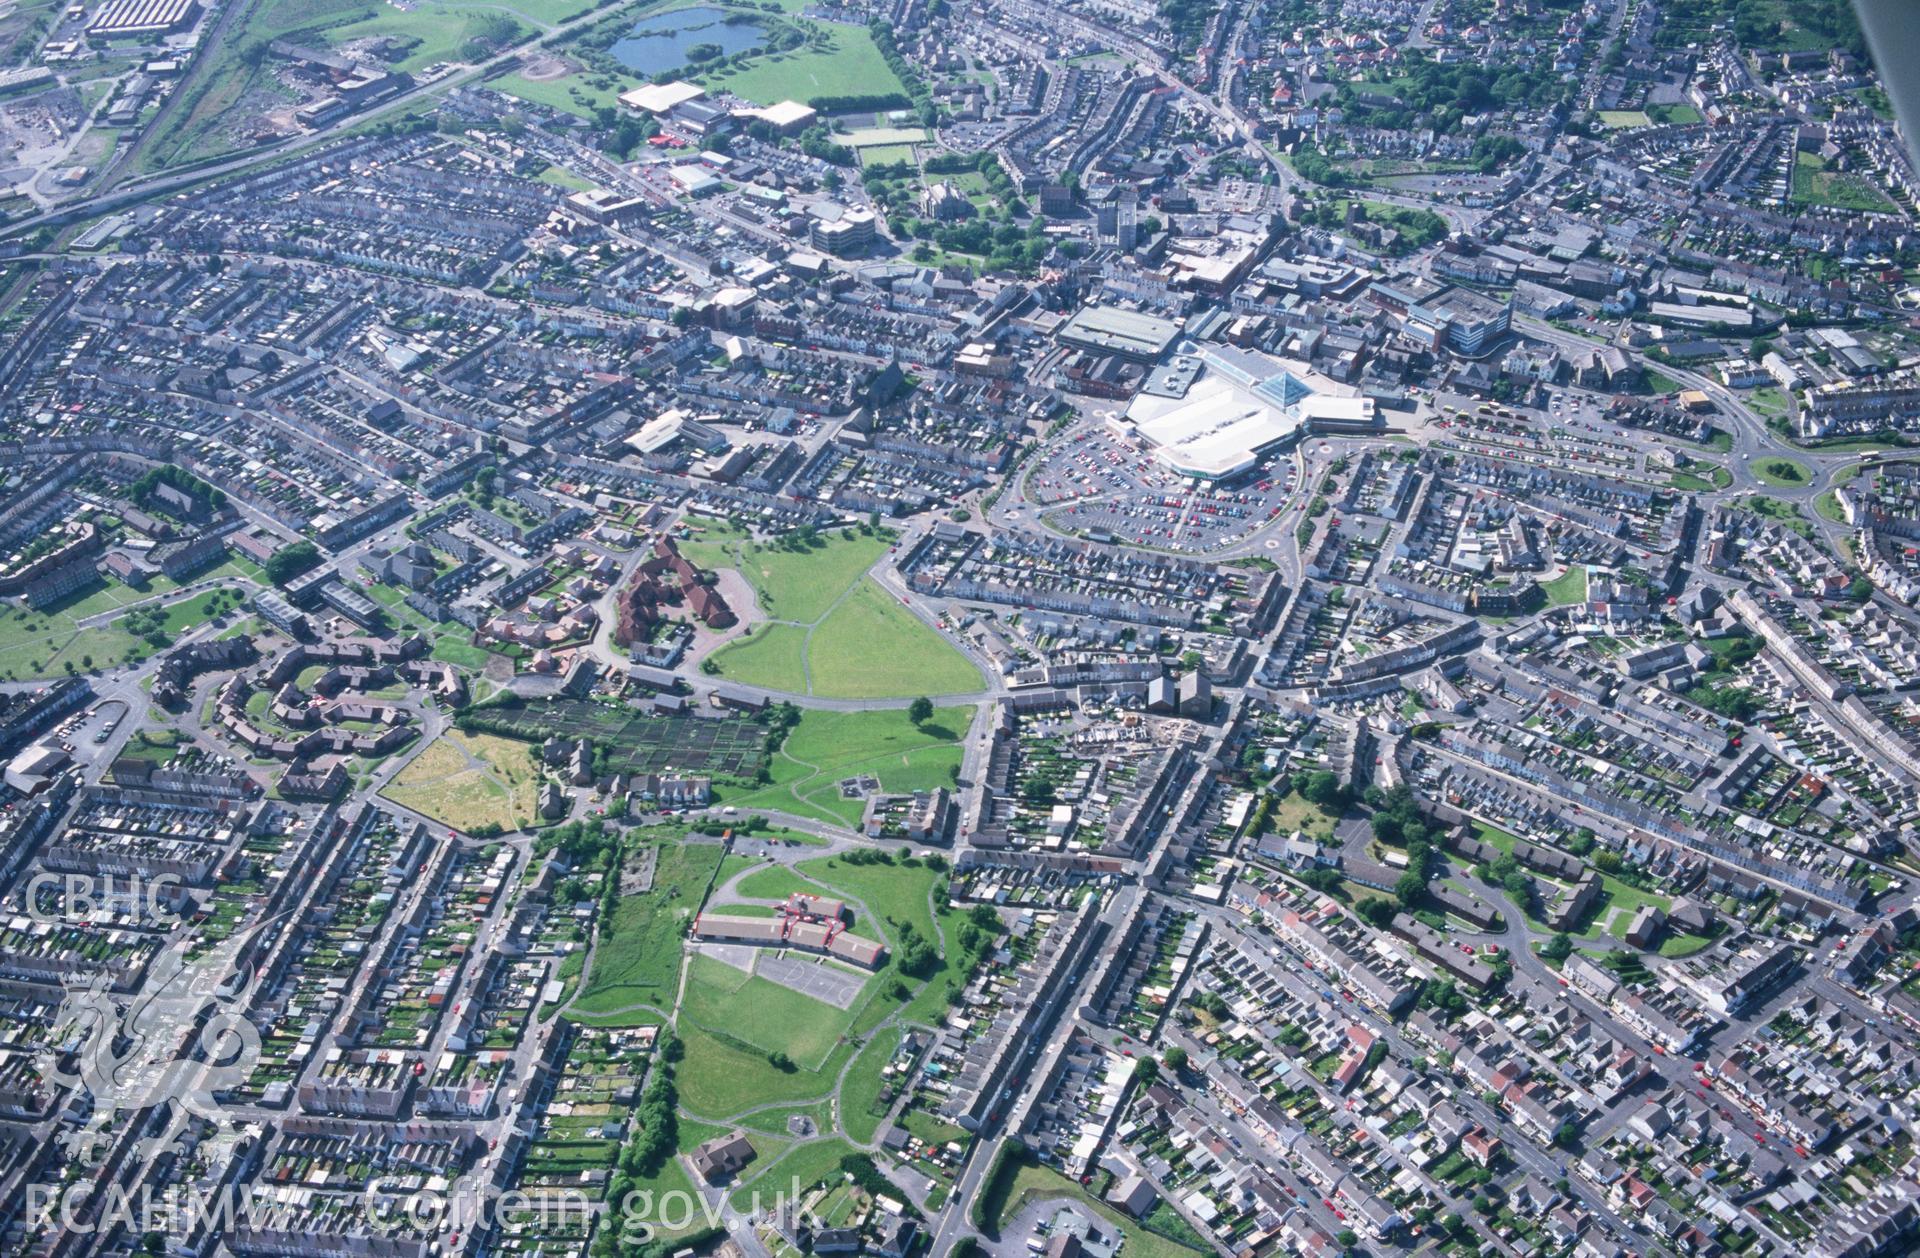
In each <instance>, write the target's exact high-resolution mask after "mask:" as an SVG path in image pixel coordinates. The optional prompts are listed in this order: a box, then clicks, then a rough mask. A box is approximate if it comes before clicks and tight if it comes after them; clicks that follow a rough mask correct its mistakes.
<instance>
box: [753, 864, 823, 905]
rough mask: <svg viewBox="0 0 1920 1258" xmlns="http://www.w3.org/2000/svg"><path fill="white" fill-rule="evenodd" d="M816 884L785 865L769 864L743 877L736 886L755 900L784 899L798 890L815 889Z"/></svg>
mask: <svg viewBox="0 0 1920 1258" xmlns="http://www.w3.org/2000/svg"><path fill="white" fill-rule="evenodd" d="M815 889H816V888H815V885H814V884H813V883H811V882H808V881H807V880H806V879H805V878H802V877H801V876H800V875H798V874H796V873H794V872H793V871H792V870H791V869H789V868H787V867H786V866H785V865H769V866H767V867H766V868H765V869H760V870H756V871H754V872H753V873H750V874H748V875H747V876H746V877H745V878H742V879H741V880H740V881H739V883H737V884H736V885H735V887H734V890H735V891H736V892H738V893H739V894H741V895H744V896H746V897H748V898H749V899H754V900H784V899H786V898H787V897H788V896H790V895H792V894H793V893H794V892H796V891H813V890H815Z"/></svg>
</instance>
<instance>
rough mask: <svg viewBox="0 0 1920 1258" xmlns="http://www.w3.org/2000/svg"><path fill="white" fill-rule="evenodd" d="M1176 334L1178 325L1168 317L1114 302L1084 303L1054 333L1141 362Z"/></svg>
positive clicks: (1163, 348)
mask: <svg viewBox="0 0 1920 1258" xmlns="http://www.w3.org/2000/svg"><path fill="white" fill-rule="evenodd" d="M1179 335H1180V325H1179V324H1177V323H1175V322H1174V321H1173V320H1171V319H1162V318H1160V317H1158V316H1157V315H1150V314H1142V313H1140V312H1139V311H1137V310H1123V309H1121V308H1120V307H1118V306H1084V307H1082V308H1081V309H1080V310H1079V311H1078V312H1077V313H1076V314H1075V315H1074V316H1073V318H1071V319H1069V320H1067V321H1066V323H1064V324H1062V325H1061V327H1060V331H1059V334H1058V336H1059V340H1060V342H1061V343H1062V344H1063V345H1071V346H1073V347H1074V348H1075V349H1084V350H1087V351H1088V352H1090V353H1094V354H1112V355H1114V356H1115V357H1118V358H1126V359H1130V360H1132V361H1134V362H1142V363H1145V362H1152V361H1154V360H1155V359H1157V358H1159V357H1160V356H1161V355H1162V354H1164V353H1166V352H1167V350H1168V349H1169V348H1171V347H1172V345H1173V342H1174V339H1175V338H1176V337H1178V336H1179Z"/></svg>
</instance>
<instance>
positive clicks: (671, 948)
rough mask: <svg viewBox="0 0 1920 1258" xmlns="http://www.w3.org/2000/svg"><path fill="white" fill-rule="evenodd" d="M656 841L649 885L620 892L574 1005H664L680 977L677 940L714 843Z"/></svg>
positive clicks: (715, 858)
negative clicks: (655, 860) (639, 890)
mask: <svg viewBox="0 0 1920 1258" xmlns="http://www.w3.org/2000/svg"><path fill="white" fill-rule="evenodd" d="M679 837H680V836H673V837H670V838H666V839H663V840H662V841H661V842H660V856H659V864H658V865H656V866H655V868H654V875H653V889H652V890H651V891H648V892H646V893H645V894H643V895H630V896H622V897H621V898H620V900H619V901H618V903H616V904H615V905H614V909H613V915H612V918H611V920H609V921H608V922H606V923H605V924H604V925H603V926H602V927H601V931H600V937H599V939H598V940H597V941H596V942H595V944H594V951H593V961H592V964H591V965H590V966H589V967H588V970H587V982H586V985H585V987H584V988H583V989H582V991H581V993H580V997H579V999H577V1000H576V1001H575V1002H574V1009H576V1010H578V1011H580V1012H582V1013H587V1014H612V1013H615V1012H616V1011H619V1010H622V1009H625V1008H628V1007H630V1006H633V1005H638V1004H650V1005H655V1006H658V1007H660V1008H670V1007H671V1006H672V1004H673V992H674V985H675V983H676V982H677V981H678V979H679V977H680V941H681V939H682V937H683V936H684V934H685V927H686V923H687V919H688V918H689V917H691V916H692V915H693V913H694V911H695V910H697V909H698V908H699V907H700V901H701V899H702V898H703V897H704V896H705V895H706V892H707V885H708V883H710V882H711V881H712V880H713V875H714V872H715V871H716V870H717V869H718V868H719V867H720V856H721V849H720V846H719V844H717V843H686V842H681V841H678V839H679Z"/></svg>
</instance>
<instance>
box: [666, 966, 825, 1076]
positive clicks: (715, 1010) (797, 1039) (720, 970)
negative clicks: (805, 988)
mask: <svg viewBox="0 0 1920 1258" xmlns="http://www.w3.org/2000/svg"><path fill="white" fill-rule="evenodd" d="M680 1017H681V1018H682V1019H683V1020H684V1019H689V1018H690V1019H692V1020H693V1021H694V1022H696V1023H698V1024H699V1025H701V1026H702V1027H705V1028H708V1029H709V1030H715V1031H722V1032H724V1033H726V1034H727V1035H730V1036H732V1037H733V1038H734V1039H737V1040H744V1041H746V1042H747V1043H749V1044H752V1045H754V1046H755V1047H757V1048H761V1049H765V1050H766V1051H767V1052H770V1053H771V1052H782V1053H785V1054H786V1055H787V1056H788V1057H790V1058H792V1059H793V1062H794V1064H795V1065H797V1066H799V1067H800V1068H801V1069H803V1070H818V1069H819V1068H820V1067H821V1065H822V1064H824V1063H825V1062H826V1060H827V1055H828V1054H829V1053H831V1052H832V1051H833V1049H834V1046H835V1045H836V1044H837V1043H838V1042H839V1040H840V1037H841V1036H843V1035H845V1034H846V1031H847V1027H848V1025H849V1024H850V1023H851V1022H852V1021H853V1015H852V1014H851V1013H850V1012H849V1011H847V1010H844V1009H836V1008H835V1007H834V1006H832V1005H830V1004H827V1003H826V1002H825V1001H821V1000H815V999H814V998H813V997H811V996H805V995H802V994H801V993H799V992H796V991H794V990H793V989H791V988H788V987H782V986H781V985H780V984H778V983H773V982H769V981H768V980H766V979H764V978H760V977H759V976H758V975H749V974H748V973H746V971H744V970H738V969H735V968H734V967H733V966H731V965H728V964H726V963H725V962H723V961H716V960H714V959H713V958H712V957H704V956H695V957H693V958H692V959H691V960H690V961H689V962H688V966H687V981H686V988H685V991H684V993H683V995H682V999H681V1005H680Z"/></svg>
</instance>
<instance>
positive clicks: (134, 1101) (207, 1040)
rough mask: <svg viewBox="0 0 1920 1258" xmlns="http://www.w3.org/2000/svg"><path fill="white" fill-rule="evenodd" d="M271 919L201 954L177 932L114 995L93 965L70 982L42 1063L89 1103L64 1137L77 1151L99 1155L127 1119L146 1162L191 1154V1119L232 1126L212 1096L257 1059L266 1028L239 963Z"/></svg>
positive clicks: (88, 1157)
mask: <svg viewBox="0 0 1920 1258" xmlns="http://www.w3.org/2000/svg"><path fill="white" fill-rule="evenodd" d="M268 924H269V923H268V922H261V923H259V924H258V925H256V926H254V927H252V928H251V929H249V930H246V931H241V932H236V933H235V934H234V935H232V936H230V937H228V938H227V939H226V940H224V941H222V942H221V943H219V944H217V945H215V946H214V947H213V948H212V949H210V950H208V951H207V952H205V953H202V954H200V955H199V956H194V955H192V943H193V940H192V938H191V936H190V934H189V933H188V932H185V931H180V932H176V938H175V939H174V940H173V941H172V942H171V943H170V944H168V945H167V947H165V948H164V949H163V950H162V951H161V952H160V953H159V954H158V955H157V956H155V957H154V959H153V961H152V963H151V964H150V965H149V966H148V967H147V970H146V973H145V975H144V977H143V979H142V981H141V984H140V986H139V987H138V988H137V989H136V990H135V991H133V992H131V993H115V992H114V991H113V990H112V982H111V979H110V978H109V976H107V975H106V974H104V973H100V972H97V971H96V972H95V973H94V975H92V976H91V977H90V978H89V979H88V980H87V981H85V982H81V983H77V984H69V985H68V987H67V990H66V996H65V998H64V999H63V1000H62V1001H61V1004H60V1012H59V1016H58V1017H57V1018H56V1019H55V1022H54V1025H55V1027H56V1028H57V1035H56V1037H55V1041H54V1047H50V1048H48V1049H44V1050H42V1052H41V1054H40V1056H39V1059H38V1061H37V1065H38V1067H39V1070H40V1073H41V1077H42V1078H44V1079H45V1080H47V1081H48V1082H49V1083H51V1084H53V1085H54V1086H57V1087H60V1088H63V1089H68V1090H70V1091H73V1092H74V1093H75V1094H76V1095H77V1094H78V1093H79V1092H84V1093H86V1095H87V1098H88V1100H89V1101H90V1102H91V1105H92V1110H91V1113H90V1114H89V1115H88V1118H87V1121H86V1123H85V1124H84V1125H80V1126H76V1127H70V1128H69V1129H68V1130H67V1131H65V1132H64V1133H63V1134H62V1135H61V1136H60V1140H61V1141H62V1143H63V1144H64V1145H65V1146H66V1148H67V1151H68V1152H69V1153H70V1154H71V1155H72V1156H74V1157H75V1158H76V1159H78V1160H80V1161H81V1162H83V1163H92V1162H96V1161H98V1160H99V1159H100V1158H101V1156H102V1155H103V1154H104V1152H105V1151H106V1149H107V1147H108V1146H109V1145H110V1144H111V1143H112V1133H113V1132H114V1130H115V1129H116V1125H117V1121H118V1120H120V1119H122V1118H123V1117H124V1118H125V1119H126V1120H128V1121H131V1122H134V1123H136V1124H138V1125H139V1126H140V1128H141V1130H142V1131H143V1133H144V1134H143V1135H142V1136H141V1137H140V1138H139V1140H138V1142H137V1143H136V1144H135V1145H134V1147H133V1149H132V1153H133V1156H135V1157H136V1158H139V1159H142V1160H146V1159H152V1158H155V1157H158V1156H160V1155H161V1154H163V1153H169V1152H172V1153H185V1152H187V1151H188V1150H189V1148H190V1147H191V1144H192V1139H191V1136H192V1127H191V1124H192V1122H193V1120H194V1119H201V1120H205V1121H206V1122H208V1123H211V1124H213V1125H215V1126H218V1127H225V1126H226V1125H227V1124H226V1122H225V1117H226V1115H225V1114H224V1112H223V1110H222V1108H221V1105H220V1103H219V1102H218V1101H217V1100H216V1099H215V1097H216V1096H217V1095H218V1094H219V1093H221V1092H223V1091H225V1090H227V1089H230V1088H233V1087H237V1086H238V1085H240V1084H241V1083H244V1082H245V1081H246V1079H247V1078H248V1076H250V1075H251V1074H252V1073H253V1068H254V1066H255V1065H256V1064H258V1062H259V1060H260V1032H259V1031H258V1030H257V1029H256V1028H255V1027H254V1025H253V1023H252V1022H250V1021H248V1020H247V1018H246V1016H245V1015H244V1013H243V1012H242V1010H241V1009H240V1007H239V996H240V994H241V993H243V992H244V991H245V990H246V989H247V987H248V985H249V982H248V980H249V977H250V976H249V974H248V972H247V971H246V970H244V969H241V968H238V967H237V966H236V964H235V963H236V960H237V958H238V957H240V956H241V955H242V953H243V952H244V950H245V948H246V945H247V943H248V941H249V940H251V939H252V938H253V937H254V936H255V935H257V934H258V933H259V932H260V931H261V930H262V929H264V928H265V927H266V926H267V925H268Z"/></svg>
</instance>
